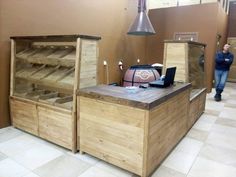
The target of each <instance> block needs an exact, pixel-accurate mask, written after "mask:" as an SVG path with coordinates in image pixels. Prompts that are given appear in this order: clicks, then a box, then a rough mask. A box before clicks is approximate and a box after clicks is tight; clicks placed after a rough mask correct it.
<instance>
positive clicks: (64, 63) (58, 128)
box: [10, 35, 100, 152]
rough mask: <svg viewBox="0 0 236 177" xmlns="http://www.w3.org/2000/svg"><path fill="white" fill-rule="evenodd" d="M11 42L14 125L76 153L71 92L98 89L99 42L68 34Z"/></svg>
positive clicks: (95, 39)
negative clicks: (81, 88) (95, 86)
mask: <svg viewBox="0 0 236 177" xmlns="http://www.w3.org/2000/svg"><path fill="white" fill-rule="evenodd" d="M80 37H81V38H80ZM11 39H12V40H11V51H12V53H11V80H10V83H11V85H10V104H11V116H12V122H13V125H14V126H15V127H17V128H20V129H23V130H25V131H28V132H30V133H33V134H34V135H36V136H39V137H41V138H44V139H46V140H49V141H52V142H54V143H56V144H58V145H61V146H63V147H65V148H68V149H71V150H72V151H73V152H75V151H76V150H77V149H78V148H79V147H77V142H76V141H77V137H76V131H77V130H76V126H77V117H76V116H77V107H76V105H77V97H76V91H77V90H78V89H79V88H80V85H81V86H82V87H86V86H94V85H96V84H97V59H98V41H97V40H99V39H100V38H94V37H88V36H83V35H82V36H81V35H70V36H44V37H40V36H36V37H13V38H11ZM21 105H23V106H21ZM27 107H29V112H30V114H29V113H28V112H27V111H28V110H27ZM31 114H34V117H33V118H34V119H33V120H32V117H31ZM25 115H26V116H25ZM24 122H26V124H24Z"/></svg>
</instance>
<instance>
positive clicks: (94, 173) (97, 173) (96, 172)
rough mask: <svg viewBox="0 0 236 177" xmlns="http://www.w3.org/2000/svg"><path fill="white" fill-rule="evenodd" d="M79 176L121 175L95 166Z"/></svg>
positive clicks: (105, 176)
mask: <svg viewBox="0 0 236 177" xmlns="http://www.w3.org/2000/svg"><path fill="white" fill-rule="evenodd" d="M78 177H119V176H115V175H114V174H111V173H108V172H106V171H104V170H102V169H100V168H99V167H96V166H93V167H91V168H89V169H88V170H87V171H85V172H84V173H83V174H81V175H80V176H78Z"/></svg>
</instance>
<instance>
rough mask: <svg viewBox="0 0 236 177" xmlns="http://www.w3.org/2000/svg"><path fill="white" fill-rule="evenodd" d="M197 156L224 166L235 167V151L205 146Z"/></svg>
mask: <svg viewBox="0 0 236 177" xmlns="http://www.w3.org/2000/svg"><path fill="white" fill-rule="evenodd" d="M199 156H200V157H204V158H206V159H209V160H214V161H217V162H220V163H223V164H225V165H229V166H234V167H236V150H233V149H228V148H223V147H219V146H215V145H205V146H204V147H203V148H202V149H201V151H200V153H199Z"/></svg>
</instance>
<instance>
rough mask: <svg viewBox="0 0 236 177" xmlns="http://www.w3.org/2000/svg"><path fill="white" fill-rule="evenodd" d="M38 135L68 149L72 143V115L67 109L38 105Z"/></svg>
mask: <svg viewBox="0 0 236 177" xmlns="http://www.w3.org/2000/svg"><path fill="white" fill-rule="evenodd" d="M38 117H39V136H40V137H41V138H45V139H46V140H49V141H51V142H54V143H56V144H58V145H60V146H63V147H65V148H68V149H72V145H73V136H72V135H73V129H72V128H73V127H72V123H73V122H72V115H71V113H69V112H67V111H65V112H64V111H60V110H56V109H55V110H53V109H51V108H50V109H49V108H47V107H42V106H39V107H38Z"/></svg>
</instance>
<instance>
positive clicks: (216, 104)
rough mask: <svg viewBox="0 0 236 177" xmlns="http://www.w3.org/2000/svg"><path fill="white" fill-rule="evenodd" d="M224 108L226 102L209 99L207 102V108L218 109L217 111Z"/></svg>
mask: <svg viewBox="0 0 236 177" xmlns="http://www.w3.org/2000/svg"><path fill="white" fill-rule="evenodd" d="M223 108H224V103H222V102H216V101H207V102H206V109H210V110H214V111H215V110H217V111H222V110H223Z"/></svg>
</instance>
